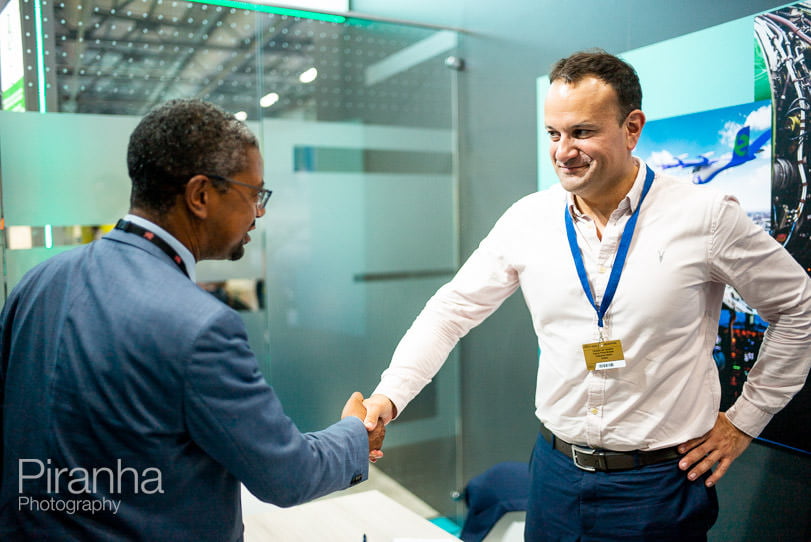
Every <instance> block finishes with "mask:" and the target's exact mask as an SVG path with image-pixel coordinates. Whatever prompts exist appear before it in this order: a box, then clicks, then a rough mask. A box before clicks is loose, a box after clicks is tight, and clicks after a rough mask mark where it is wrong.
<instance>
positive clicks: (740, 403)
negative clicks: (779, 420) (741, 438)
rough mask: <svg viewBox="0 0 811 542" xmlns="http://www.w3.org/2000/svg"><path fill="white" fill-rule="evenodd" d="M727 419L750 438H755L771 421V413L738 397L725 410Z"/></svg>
mask: <svg viewBox="0 0 811 542" xmlns="http://www.w3.org/2000/svg"><path fill="white" fill-rule="evenodd" d="M725 414H726V416H727V419H728V420H729V421H730V422H731V423H732V425H734V426H735V427H737V428H738V429H740V430H741V431H743V432H744V433H746V434H747V435H749V436H750V437H752V438H756V437H757V436H758V435H760V433H761V432H762V431H763V429H764V428H765V427H766V426H767V425H768V424H769V422H770V421H772V417H773V416H774V415H773V414H769V413H768V412H764V411H763V410H761V409H759V408H758V407H756V406H755V405H753V404H752V403H750V402H749V401H747V400H746V399H744V398H743V397H738V400H737V401H735V404H734V405H732V406H731V407H729V410H727V411H726V412H725Z"/></svg>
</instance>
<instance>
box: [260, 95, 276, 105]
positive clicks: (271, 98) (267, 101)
mask: <svg viewBox="0 0 811 542" xmlns="http://www.w3.org/2000/svg"><path fill="white" fill-rule="evenodd" d="M278 101H279V95H278V94H276V93H275V92H269V93H268V94H265V95H264V96H262V99H260V100H259V105H261V106H262V107H270V106H271V105H273V104H275V103H276V102H278Z"/></svg>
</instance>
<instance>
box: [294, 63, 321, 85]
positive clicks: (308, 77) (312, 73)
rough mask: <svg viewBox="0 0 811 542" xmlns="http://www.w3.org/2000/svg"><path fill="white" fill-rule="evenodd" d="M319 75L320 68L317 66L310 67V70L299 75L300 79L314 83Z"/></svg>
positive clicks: (303, 81)
mask: <svg viewBox="0 0 811 542" xmlns="http://www.w3.org/2000/svg"><path fill="white" fill-rule="evenodd" d="M316 77H318V70H316V69H315V67H312V68H310V69H309V70H307V71H305V72H304V73H302V74H301V75H299V76H298V80H299V81H301V82H302V83H312V82H313V81H315V78H316Z"/></svg>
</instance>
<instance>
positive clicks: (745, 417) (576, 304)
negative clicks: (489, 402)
mask: <svg viewBox="0 0 811 542" xmlns="http://www.w3.org/2000/svg"><path fill="white" fill-rule="evenodd" d="M638 163H639V166H640V167H639V173H638V175H637V178H636V181H635V183H634V186H633V188H632V189H631V190H630V192H629V193H628V195H627V196H626V197H625V198H624V199H623V200H622V202H620V204H619V206H618V208H617V209H616V211H614V213H613V214H612V215H611V216H610V218H609V220H608V223H607V225H606V227H605V229H604V232H603V235H602V240H601V239H599V238H598V237H597V233H596V228H595V225H594V223H593V222H592V220H591V219H590V218H589V217H587V216H585V215H583V214H581V213H579V212H578V211H577V208H576V207H575V206H574V204H573V199H572V196H571V194H569V193H567V192H565V191H564V190H563V189H562V188H561V187H560V186H559V185H556V186H553V187H552V188H550V189H547V190H544V191H541V192H537V193H534V194H531V195H529V196H526V197H524V198H523V199H521V200H519V201H518V202H516V203H515V204H514V205H513V206H512V207H511V208H510V209H509V210H507V212H506V213H505V214H504V215H503V216H502V217H501V218H500V219H499V221H498V222H497V223H496V225H495V226H494V227H493V229H492V231H491V232H490V233H489V234H488V235H487V237H486V238H485V239H484V240H483V241H482V242H481V244H480V245H479V247H478V249H477V250H476V251H475V252H474V253H473V254H472V255H471V256H470V258H469V259H468V261H467V262H466V263H465V264H464V265H463V266H462V268H461V269H460V270H459V272H458V273H457V274H456V276H455V277H454V278H453V279H452V280H451V281H450V282H449V283H448V284H446V285H445V286H443V287H442V288H440V289H439V290H438V291H437V293H436V294H435V295H434V296H433V297H432V298H431V299H430V300H429V301H428V303H427V304H426V306H425V308H424V309H423V311H422V312H421V314H420V315H419V317H418V318H417V319H416V320H415V322H414V323H413V325H412V326H411V328H410V329H409V330H408V332H407V333H406V334H405V336H404V337H403V339H402V340H401V342H400V344H399V345H398V346H397V349H396V351H395V352H394V356H393V359H392V362H391V365H390V367H389V368H388V369H387V370H386V371H384V373H383V375H382V379H381V382H380V384H379V386H378V387H377V389H376V390H375V392H374V393H382V394H384V395H386V396H387V397H389V398H390V399H391V400H392V402H393V403H394V404H395V406H396V407H397V410H398V412H402V410H403V408H405V406H406V405H407V404H408V402H409V401H411V400H412V399H413V398H414V396H415V395H416V394H417V393H418V392H419V391H420V390H421V389H422V388H423V386H425V385H426V384H427V383H428V382H429V381H430V380H431V378H432V377H433V376H434V374H436V372H437V371H438V370H439V368H440V367H441V366H442V364H443V363H444V361H445V359H446V357H447V356H448V354H449V352H450V351H451V349H452V348H453V347H454V345H455V344H456V343H457V341H458V340H459V339H460V338H461V337H463V336H464V335H465V334H467V332H468V331H469V330H470V329H471V328H473V327H474V326H476V325H477V324H479V323H480V322H481V321H483V320H484V319H485V318H487V317H488V316H489V315H490V314H491V313H492V312H493V311H495V310H496V309H497V308H498V307H499V305H500V304H501V303H502V302H503V301H504V300H505V299H506V298H507V297H508V296H510V295H511V294H512V293H513V292H514V291H515V290H516V289H517V288H518V287H521V290H522V293H523V295H524V299H525V300H526V303H527V306H528V307H529V310H530V314H531V316H532V323H533V327H534V329H535V332H536V333H537V335H538V345H539V347H540V358H539V365H538V377H537V389H536V395H535V406H536V415H537V416H538V418H539V419H540V420H541V422H543V423H544V425H545V426H546V427H547V428H548V429H549V430H551V431H552V432H553V433H555V434H556V435H557V436H558V437H559V438H562V439H563V440H565V441H568V442H571V443H575V444H579V445H585V446H590V447H593V448H603V449H608V450H616V451H628V450H654V449H659V448H664V447H669V446H675V445H678V444H680V443H682V442H685V441H687V440H689V439H691V438H694V437H697V436H700V435H702V434H704V433H706V432H707V431H709V430H710V429H711V428H712V427H713V424H714V422H715V419H716V417H717V413H718V409H719V405H720V399H721V386H720V382H719V377H718V370H717V369H716V366H715V363H714V361H713V358H712V350H713V346H714V345H715V342H716V337H717V331H718V319H719V315H720V311H721V300H722V297H723V293H724V287H725V285H726V284H730V285H732V286H733V287H734V288H735V289H736V290H737V291H738V292H739V293H740V294H741V295H742V296H743V298H744V299H745V300H746V301H747V303H748V304H749V305H750V306H752V307H754V308H756V309H757V310H758V313H759V314H760V316H761V317H762V318H763V319H764V320H766V321H768V322H769V323H770V325H769V328H768V330H767V332H766V334H765V337H764V340H763V344H762V346H761V349H760V353H759V356H758V361H757V363H756V364H755V366H754V367H753V369H752V370H751V372H750V374H749V377H748V380H747V382H746V384H745V386H744V389H743V393H742V395H741V397H739V398H738V400H737V401H736V402H735V404H734V405H733V406H732V407H731V408H730V409H729V410H728V411H727V416H728V417H729V419H730V421H731V422H732V423H733V424H734V425H735V426H736V427H738V428H739V429H741V430H742V431H744V432H745V433H747V434H749V435H751V436H757V435H758V434H759V433H760V432H761V431H762V430H763V428H764V427H765V426H766V424H767V423H768V422H769V420H771V418H772V416H773V415H774V414H775V413H776V412H777V411H779V410H780V409H781V408H782V407H783V406H785V404H786V403H787V402H788V401H789V400H790V399H791V397H792V396H793V395H794V394H795V393H796V392H797V391H799V390H800V389H801V388H802V385H803V383H804V381H805V378H806V377H807V375H808V371H809V368H810V367H811V280H809V278H808V275H807V274H806V273H805V271H804V270H803V269H802V267H801V266H800V265H799V264H798V263H797V262H796V261H795V260H794V259H793V258H792V257H791V255H790V254H789V253H788V252H787V251H786V250H785V249H783V247H781V246H780V245H779V244H778V243H777V242H776V241H774V240H773V239H772V238H771V237H770V236H769V234H768V233H767V232H765V231H764V230H763V229H762V228H761V227H759V226H757V225H755V224H754V223H753V222H752V221H751V220H750V219H749V217H748V216H747V215H746V213H745V212H744V211H743V210H742V209H741V207H740V205H739V204H738V202H737V200H735V198H733V197H731V196H724V195H722V194H719V193H717V192H715V191H713V190H712V189H711V188H708V187H706V186H701V187H699V186H695V185H692V184H689V183H687V182H685V181H681V180H678V179H674V178H672V177H669V176H666V175H661V174H657V175H656V177H655V179H654V181H653V186H652V188H651V190H650V192H649V193H648V195H647V197H646V198H645V200H644V202H643V204H642V207H641V209H640V214H639V220H638V223H637V227H636V231H635V233H634V236H633V240H632V242H631V245H630V250H629V253H628V258H627V260H626V262H625V266H624V268H623V272H622V275H621V277H620V281H619V286H618V288H617V291H616V294H615V296H614V300H613V302H612V303H611V305H610V306H609V308H608V311H607V313H606V315H605V329H604V331H605V335H606V337H605V338H606V339H607V340H609V339H619V340H620V341H622V347H623V351H624V357H625V362H626V366H625V367H623V368H615V369H608V370H601V371H588V370H587V368H586V364H585V361H584V355H583V349H582V345H583V344H584V343H592V342H597V341H598V340H599V334H598V328H597V315H596V312H595V310H594V308H593V307H592V306H591V305H590V304H589V301H588V299H587V297H586V294H585V293H584V291H583V288H582V286H581V284H580V281H579V279H578V276H577V271H576V269H575V265H574V261H573V258H572V254H571V251H570V248H569V245H568V242H567V238H566V230H565V223H564V212H566V209H569V210H571V211H572V212H573V218H574V222H575V229H576V232H577V242H578V245H579V247H580V250H581V251H582V254H583V260H584V263H585V267H586V271H587V273H588V277H589V281H590V284H591V288H592V291H593V292H594V296H595V300H596V301H597V303H598V304H599V302H600V299H601V298H602V295H603V293H604V291H605V288H606V284H607V282H608V277H609V275H610V273H611V268H612V264H613V260H614V256H615V255H616V251H617V246H618V244H619V239H620V237H621V235H622V231H623V229H624V227H625V224H626V222H627V221H628V218H629V217H630V215H631V213H632V211H633V209H635V207H636V205H637V204H638V202H639V197H640V193H641V191H642V185H643V183H644V180H645V172H646V166H645V164H644V163H643V162H642V161H641V160H638ZM503 362H504V360H500V359H494V360H493V363H503ZM510 362H511V363H520V360H510Z"/></svg>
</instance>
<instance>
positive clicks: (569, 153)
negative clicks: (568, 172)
mask: <svg viewBox="0 0 811 542" xmlns="http://www.w3.org/2000/svg"><path fill="white" fill-rule="evenodd" d="M579 152H580V151H579V150H578V149H577V146H576V145H575V142H574V140H572V139H571V138H570V137H566V136H561V138H560V139H559V140H558V141H557V142H556V146H555V155H554V156H555V161H556V162H560V163H561V164H565V163H566V162H568V161H569V160H571V159H572V158H576V157H577V155H578V154H579Z"/></svg>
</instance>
